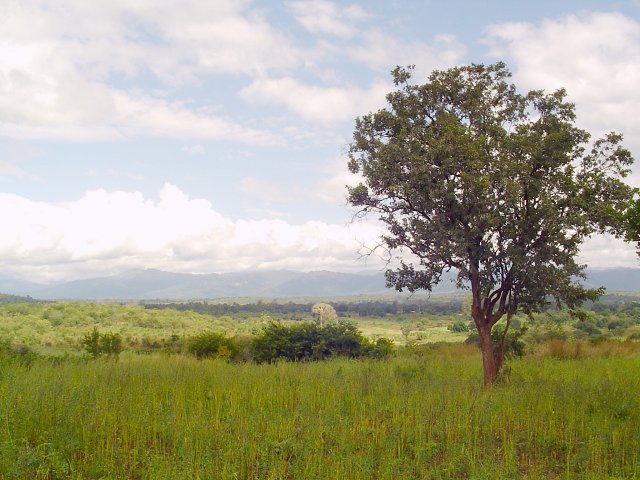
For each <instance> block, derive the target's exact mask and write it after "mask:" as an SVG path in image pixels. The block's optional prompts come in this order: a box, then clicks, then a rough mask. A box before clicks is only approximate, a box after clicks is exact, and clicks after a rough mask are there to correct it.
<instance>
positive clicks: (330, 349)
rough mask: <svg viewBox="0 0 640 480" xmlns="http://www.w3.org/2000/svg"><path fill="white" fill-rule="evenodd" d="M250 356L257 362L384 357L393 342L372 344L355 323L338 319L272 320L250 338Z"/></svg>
mask: <svg viewBox="0 0 640 480" xmlns="http://www.w3.org/2000/svg"><path fill="white" fill-rule="evenodd" d="M251 350H252V354H253V359H254V360H255V361H256V362H258V363H264V362H274V361H277V360H289V361H305V360H323V359H325V358H329V357H336V356H339V357H349V358H359V357H365V356H369V357H375V358H382V357H385V356H387V355H388V354H389V353H390V351H391V350H392V343H391V341H390V340H387V339H379V340H378V341H377V342H376V343H372V342H371V341H369V340H367V339H366V338H365V337H363V336H362V333H360V332H359V331H358V329H357V328H356V326H355V325H353V324H350V323H346V322H338V323H336V324H331V325H326V326H324V327H320V326H319V325H316V324H314V323H306V322H305V323H299V324H296V325H292V326H285V325H282V324H281V323H278V322H271V323H269V324H268V325H267V326H265V327H264V329H263V330H262V332H260V333H259V334H258V335H257V336H256V337H255V338H254V340H253V344H252V349H251Z"/></svg>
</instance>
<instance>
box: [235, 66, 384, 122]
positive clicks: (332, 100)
mask: <svg viewBox="0 0 640 480" xmlns="http://www.w3.org/2000/svg"><path fill="white" fill-rule="evenodd" d="M390 90H391V83H390V82H386V81H384V82H383V81H377V82H374V83H372V84H371V85H370V86H369V87H368V88H361V87H356V86H333V87H324V86H316V85H307V84H304V83H301V82H300V81H298V80H296V79H295V78H291V77H283V78H277V79H273V78H266V77H265V78H259V79H256V80H255V81H254V82H253V83H251V85H249V86H248V87H246V88H244V89H242V91H241V92H240V95H241V96H242V97H243V98H244V99H245V100H247V101H249V102H253V103H263V104H281V105H284V106H285V107H286V108H288V109H289V110H291V111H292V112H295V113H296V114H298V115H300V116H301V117H303V118H305V119H307V120H314V121H319V122H324V123H326V124H329V123H331V122H334V121H343V120H353V119H354V118H355V117H356V116H358V115H361V114H364V113H367V112H369V111H370V110H373V109H376V108H380V107H382V106H383V105H384V104H385V96H386V94H387V93H388V92H389V91H390Z"/></svg>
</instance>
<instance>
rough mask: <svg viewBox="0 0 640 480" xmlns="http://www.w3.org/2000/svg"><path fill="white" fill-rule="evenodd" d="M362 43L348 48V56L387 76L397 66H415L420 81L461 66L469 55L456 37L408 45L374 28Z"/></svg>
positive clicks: (447, 36)
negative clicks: (433, 72)
mask: <svg viewBox="0 0 640 480" xmlns="http://www.w3.org/2000/svg"><path fill="white" fill-rule="evenodd" d="M363 40H364V41H363V42H361V43H360V44H355V45H350V46H348V47H347V48H346V49H345V53H346V54H347V56H348V57H350V58H352V59H354V60H357V61H359V62H362V63H364V64H365V65H367V66H369V67H370V68H372V69H376V70H380V71H384V72H385V73H387V72H390V71H391V70H392V69H393V68H394V67H395V66H396V65H401V66H405V65H415V66H416V71H415V73H416V78H417V80H419V81H421V82H422V81H424V80H425V79H426V77H427V76H428V75H429V74H430V73H431V71H432V70H433V69H435V68H446V67H450V66H453V65H455V64H457V63H460V62H461V61H462V59H463V58H464V56H465V54H466V48H465V46H464V44H462V43H461V42H460V41H459V40H458V39H457V38H456V37H455V36H453V35H437V36H436V37H435V38H434V39H433V41H432V42H431V43H425V42H419V41H416V42H407V41H404V40H401V39H398V38H396V37H392V36H390V35H388V34H385V33H384V32H381V31H379V30H376V29H372V30H367V31H365V32H364V34H363Z"/></svg>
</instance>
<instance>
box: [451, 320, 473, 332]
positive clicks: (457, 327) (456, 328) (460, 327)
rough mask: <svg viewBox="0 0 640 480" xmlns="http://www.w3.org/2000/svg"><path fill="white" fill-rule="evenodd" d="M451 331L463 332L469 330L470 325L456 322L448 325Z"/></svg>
mask: <svg viewBox="0 0 640 480" xmlns="http://www.w3.org/2000/svg"><path fill="white" fill-rule="evenodd" d="M447 329H448V330H449V331H450V332H453V333H463V332H468V331H469V326H468V325H467V324H466V323H464V322H456V323H453V324H451V325H449V326H448V327H447Z"/></svg>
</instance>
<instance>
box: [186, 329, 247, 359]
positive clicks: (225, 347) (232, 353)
mask: <svg viewBox="0 0 640 480" xmlns="http://www.w3.org/2000/svg"><path fill="white" fill-rule="evenodd" d="M188 350H189V353H190V354H192V355H195V356H196V357H197V358H200V359H202V358H224V359H227V360H230V359H232V358H234V357H236V356H237V355H238V353H239V348H238V346H237V345H236V343H235V341H234V339H233V338H229V337H226V336H224V335H223V334H221V333H215V332H202V333H199V334H198V335H196V336H195V337H191V338H190V339H189V347H188Z"/></svg>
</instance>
